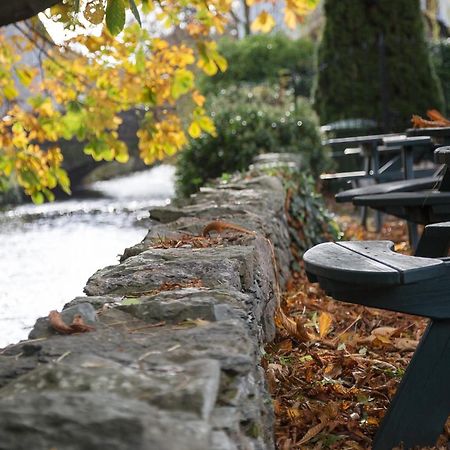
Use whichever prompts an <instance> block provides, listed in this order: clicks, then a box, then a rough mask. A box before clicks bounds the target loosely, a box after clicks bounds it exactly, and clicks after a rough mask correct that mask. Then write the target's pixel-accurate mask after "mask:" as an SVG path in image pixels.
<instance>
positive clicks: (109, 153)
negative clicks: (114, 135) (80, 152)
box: [84, 138, 114, 161]
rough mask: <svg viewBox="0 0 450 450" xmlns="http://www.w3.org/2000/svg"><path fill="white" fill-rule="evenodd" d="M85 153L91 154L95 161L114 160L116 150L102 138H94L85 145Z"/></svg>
mask: <svg viewBox="0 0 450 450" xmlns="http://www.w3.org/2000/svg"><path fill="white" fill-rule="evenodd" d="M84 153H86V155H91V156H92V157H93V158H94V160H95V161H102V160H105V161H112V160H113V159H114V151H113V150H112V149H111V147H110V146H109V145H108V143H107V142H106V141H105V140H104V139H102V138H93V139H92V140H91V141H89V143H88V144H87V145H86V147H84Z"/></svg>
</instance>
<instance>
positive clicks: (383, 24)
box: [315, 0, 443, 131]
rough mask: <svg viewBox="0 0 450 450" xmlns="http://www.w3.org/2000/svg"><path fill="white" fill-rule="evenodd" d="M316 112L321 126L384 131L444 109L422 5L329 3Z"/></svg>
mask: <svg viewBox="0 0 450 450" xmlns="http://www.w3.org/2000/svg"><path fill="white" fill-rule="evenodd" d="M324 8H325V15H326V24H325V28H324V30H323V36H322V41H321V43H320V46H319V51H318V75H317V77H318V78H317V83H316V90H315V106H316V110H317V112H318V113H319V116H320V120H321V123H329V122H334V121H337V120H341V119H353V118H363V119H372V120H375V121H376V122H377V123H378V125H379V127H380V129H381V130H383V131H400V130H404V129H405V128H407V127H408V126H410V118H411V115H412V114H421V115H422V114H425V112H426V110H427V109H430V108H437V109H440V108H442V107H443V99H442V92H441V88H440V86H439V82H438V79H437V77H436V75H435V73H434V70H433V68H432V66H431V62H430V58H429V54H428V49H427V45H426V42H425V38H424V31H423V23H422V16H421V11H420V4H419V0H395V1H391V0H325V4H324Z"/></svg>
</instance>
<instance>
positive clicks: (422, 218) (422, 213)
mask: <svg viewBox="0 0 450 450" xmlns="http://www.w3.org/2000/svg"><path fill="white" fill-rule="evenodd" d="M449 154H450V147H440V148H438V149H436V150H435V161H436V162H437V163H438V164H446V165H447V166H446V168H445V171H444V174H443V176H442V178H441V180H440V181H437V182H436V183H435V185H434V186H433V187H432V189H428V190H417V191H411V192H398V191H397V192H389V193H382V194H379V193H378V194H374V193H371V194H370V195H359V196H356V197H354V198H353V199H352V200H353V204H354V205H356V206H363V207H370V208H374V209H376V210H377V211H381V212H384V213H387V214H391V215H393V216H396V217H399V218H401V219H406V220H407V221H408V222H409V223H410V224H411V223H412V224H423V225H426V224H430V223H436V222H442V221H448V220H450V171H449V168H448V164H450V156H449ZM409 232H410V241H411V244H412V245H413V246H415V244H416V243H417V230H415V227H413V226H409Z"/></svg>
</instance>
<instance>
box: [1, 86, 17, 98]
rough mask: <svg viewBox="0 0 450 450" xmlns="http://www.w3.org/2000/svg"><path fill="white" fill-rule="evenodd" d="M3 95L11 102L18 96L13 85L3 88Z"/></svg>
mask: <svg viewBox="0 0 450 450" xmlns="http://www.w3.org/2000/svg"><path fill="white" fill-rule="evenodd" d="M3 94H5V97H6V98H7V99H8V100H13V99H15V98H16V97H17V96H18V95H19V91H18V90H17V89H16V88H15V86H14V84H12V83H9V84H7V85H6V86H5V87H4V88H3Z"/></svg>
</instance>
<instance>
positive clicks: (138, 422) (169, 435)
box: [0, 391, 211, 450]
mask: <svg viewBox="0 0 450 450" xmlns="http://www.w3.org/2000/svg"><path fill="white" fill-rule="evenodd" d="M0 436H1V439H0V449H2V450H30V449H33V450H49V449H58V450H99V449H108V450H124V449H133V450H174V449H184V450H210V449H211V430H210V426H209V424H208V423H207V422H205V421H202V420H195V419H192V418H189V416H188V417H186V416H185V415H180V414H179V413H176V412H168V411H164V410H161V409H158V408H155V407H154V406H151V405H149V404H148V403H146V402H143V401H140V400H137V399H134V398H124V397H122V396H119V395H116V394H114V393H111V392H106V393H105V392H66V391H63V392H61V391H48V392H45V391H43V392H33V391H31V392H24V393H21V394H17V395H12V396H8V397H2V398H0Z"/></svg>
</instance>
